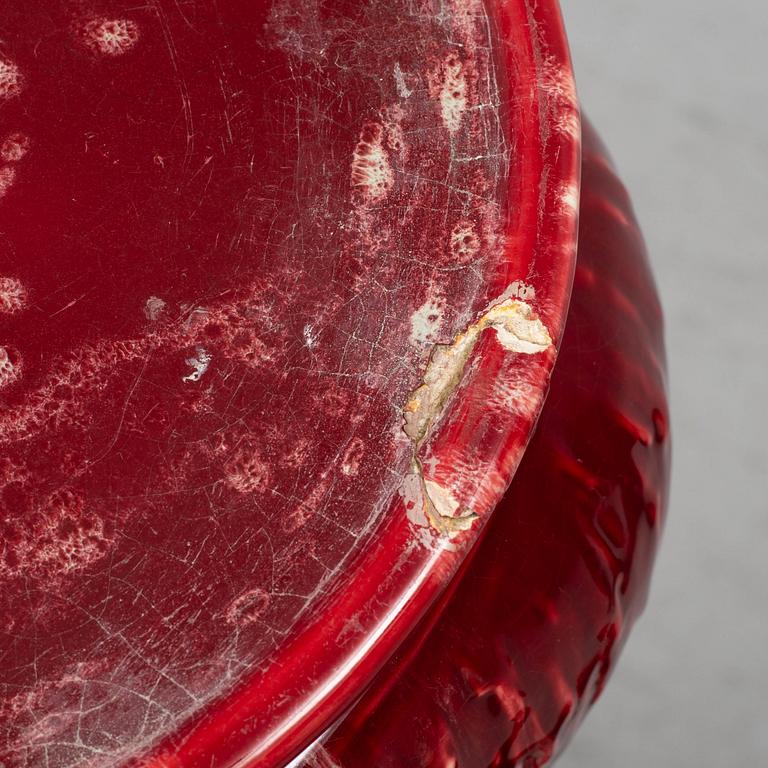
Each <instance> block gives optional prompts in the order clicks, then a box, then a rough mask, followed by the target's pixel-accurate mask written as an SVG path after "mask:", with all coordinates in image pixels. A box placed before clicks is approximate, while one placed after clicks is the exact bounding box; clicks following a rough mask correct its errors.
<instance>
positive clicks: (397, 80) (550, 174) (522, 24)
mask: <svg viewBox="0 0 768 768" xmlns="http://www.w3.org/2000/svg"><path fill="white" fill-rule="evenodd" d="M0 40H1V41H2V43H0V403H1V407H0V450H1V451H2V452H1V453H0V535H1V536H2V544H1V545H0V546H1V549H0V583H1V586H2V589H1V590H0V669H1V670H2V671H1V672H0V762H2V763H3V764H4V765H5V766H6V768H11V766H14V767H15V766H21V765H25V766H26V765H29V766H32V765H40V764H45V765H47V766H52V767H53V768H63V767H64V766H76V765H77V766H79V765H88V766H101V765H114V764H116V763H120V762H125V761H127V760H129V759H132V758H134V757H136V756H138V755H145V757H144V758H143V759H144V760H145V763H147V764H150V765H156V766H161V765H162V766H167V765H183V766H185V768H193V767H194V766H198V765H199V766H203V765H204V766H209V765H210V763H211V760H212V759H213V758H212V756H213V755H215V760H216V764H217V765H220V766H225V765H234V764H244V763H246V762H251V763H253V764H259V765H271V764H274V765H279V764H280V763H281V762H283V761H284V760H286V759H288V758H290V757H292V756H293V755H294V754H296V753H297V752H298V751H299V750H300V749H302V748H303V747H304V746H305V745H306V744H308V743H309V742H311V741H312V740H313V739H314V738H315V737H316V736H317V735H318V734H319V733H320V732H322V731H323V730H324V729H326V728H327V727H328V726H329V725H330V724H332V723H333V722H334V721H335V720H336V719H337V718H338V716H339V715H340V714H341V713H342V712H344V711H345V710H346V709H348V707H349V706H350V705H351V704H352V703H353V701H354V700H355V699H356V698H357V697H358V696H359V695H360V692H361V691H362V690H363V689H364V688H365V687H366V686H367V684H368V683H369V682H370V681H371V679H372V678H373V676H374V675H375V674H376V673H377V672H378V671H379V669H380V668H381V666H382V665H383V664H384V663H385V662H386V661H387V660H388V659H389V658H390V656H391V655H392V653H393V652H394V651H395V649H396V648H397V647H398V646H399V645H400V644H401V642H402V641H403V639H404V637H405V636H406V635H407V634H408V633H409V632H410V631H411V630H412V629H413V628H414V627H415V626H416V625H417V624H418V622H419V621H420V620H421V619H422V618H423V616H424V613H425V611H427V610H428V609H429V607H430V606H431V605H432V603H433V602H434V600H435V599H437V598H438V597H439V596H440V595H441V594H442V592H443V591H444V589H445V588H446V586H447V585H448V584H449V583H450V581H451V579H452V577H453V575H454V574H455V573H456V571H457V569H459V568H460V566H461V564H462V562H463V560H464V558H465V556H466V554H467V552H468V551H469V550H470V549H471V547H472V546H473V544H474V543H475V541H476V540H477V538H478V536H479V533H480V531H481V529H482V527H483V524H484V522H485V520H486V519H487V518H488V517H489V516H490V514H491V512H492V510H493V509H494V507H495V504H496V502H497V501H498V499H499V498H500V496H501V494H502V493H503V490H504V488H505V487H506V485H507V483H508V481H509V480H510V478H511V477H512V474H513V473H514V471H515V468H516V467H517V464H518V462H519V460H520V458H521V456H522V454H523V451H524V449H525V446H526V444H527V441H528V439H529V437H530V434H531V431H532V427H533V424H534V422H535V419H536V417H537V415H538V413H539V410H540V407H541V404H542V402H543V398H544V394H545V391H546V385H547V381H548V378H549V375H550V371H551V368H552V366H553V364H554V360H555V353H556V348H557V345H558V342H559V339H560V336H561V331H562V327H563V321H564V317H565V312H566V306H567V299H568V294H569V291H570V288H571V281H572V270H573V265H574V246H575V226H576V224H575V212H576V207H577V200H578V169H579V141H578V138H579V119H578V112H577V109H576V105H575V103H574V96H573V86H572V80H571V74H570V68H569V62H568V58H567V53H566V49H565V41H564V37H563V33H562V28H561V24H560V19H559V16H558V13H557V7H556V4H555V3H554V0H547V1H546V2H527V1H524V0H504V1H503V2H497V3H496V2H487V3H483V2H481V0H447V1H446V2H440V3H432V2H430V1H429V0H427V1H426V2H424V3H413V2H410V0H401V1H399V2H398V1H391V0H387V2H374V1H373V0H370V1H369V2H366V3H360V2H352V0H349V1H348V2H342V1H341V0H339V1H338V2H325V3H323V2H297V1H296V0H274V2H253V1H252V0H227V1H224V0H218V1H217V0H190V1H189V2H186V3H183V4H182V3H178V2H175V0H151V1H150V2H149V3H146V4H144V5H140V6H136V5H135V4H130V3H127V2H124V1H123V0H114V1H112V0H95V1H94V2H87V1H86V0H70V1H66V2H65V0H61V1H60V2H51V0H30V1H29V2H26V3H24V4H17V3H5V4H3V5H2V7H0ZM501 309H504V310H505V311H506V310H508V311H509V314H507V315H504V316H503V317H502V316H501V315H499V312H500V310H501ZM494 312H495V313H496V314H494ZM457 350H461V352H462V355H464V353H466V354H465V355H464V357H462V355H459V354H458V352H457ZM449 353H450V355H454V354H455V355H456V357H455V358H451V359H459V360H460V362H461V365H459V366H458V367H457V368H455V369H453V368H451V367H450V366H448V367H447V368H445V367H444V368H442V369H440V370H437V372H436V368H437V362H438V361H440V360H441V361H442V362H443V363H444V362H445V358H446V357H449ZM441 364H442V363H441ZM446 371H449V372H450V375H448V374H447V373H446ZM432 374H434V375H435V377H436V380H437V382H438V383H439V385H440V386H439V387H437V385H436V384H435V381H434V380H433V379H432V378H430V376H431V375H432ZM438 374H440V375H438ZM424 382H426V385H427V390H426V393H425V390H424V389H421V388H420V386H421V385H422V383H424ZM419 393H420V394H419ZM421 403H427V405H429V408H427V409H426V412H423V411H422V410H421V409H422V406H421ZM409 419H411V421H410V424H411V425H412V424H413V423H414V422H413V419H417V420H418V419H422V423H420V424H419V425H418V429H416V430H415V432H414V434H408V433H407V430H404V428H403V424H404V421H405V423H406V425H407V424H408V423H409ZM146 755H148V756H146Z"/></svg>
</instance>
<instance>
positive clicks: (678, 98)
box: [558, 0, 768, 768]
mask: <svg viewBox="0 0 768 768" xmlns="http://www.w3.org/2000/svg"><path fill="white" fill-rule="evenodd" d="M562 8H563V14H564V16H565V21H566V26H567V28H568V34H569V38H570V41H571V48H572V52H573V57H574V63H575V67H576V80H577V83H578V86H579V92H580V96H581V101H582V104H583V105H584V108H585V110H586V111H587V112H588V113H589V114H590V116H591V117H592V120H593V121H594V122H595V123H596V124H597V126H598V128H599V129H600V131H601V133H602V135H603V138H604V139H605V141H606V142H607V144H608V146H609V147H610V149H611V152H612V154H613V157H614V159H615V161H616V163H617V165H618V167H619V170H620V172H621V174H622V176H623V178H624V181H625V183H626V184H627V186H628V187H629V188H630V190H631V192H632V194H633V198H634V202H635V208H636V210H637V213H638V216H639V218H640V222H641V224H642V226H643V228H644V231H645V234H646V238H647V241H648V245H649V249H650V252H651V257H652V260H653V264H654V269H655V272H656V276H657V280H658V284H659V289H660V292H661V296H662V301H663V303H664V305H665V310H666V321H667V344H668V356H669V361H670V377H671V379H670V380H671V397H672V415H673V430H674V431H673V447H674V460H673V462H674V470H673V483H672V499H671V508H670V514H669V518H668V522H667V528H666V534H665V539H664V542H663V545H662V551H661V555H660V558H659V561H658V565H657V570H656V573H655V576H654V582H653V589H652V592H651V598H650V602H649V605H648V607H647V609H646V613H645V614H644V616H643V618H642V619H641V621H640V623H639V624H638V626H637V627H636V629H635V632H634V634H633V635H632V637H631V639H630V641H629V643H628V645H627V647H626V650H625V653H624V656H623V657H622V659H621V663H620V664H619V667H618V670H617V672H616V673H615V674H614V676H613V678H612V680H611V681H610V683H609V685H608V688H607V690H606V692H605V694H604V695H603V697H602V699H601V700H600V701H599V703H598V704H597V705H596V707H595V709H594V710H593V712H592V713H591V714H590V716H589V717H588V719H587V721H586V723H585V725H584V727H583V729H582V730H581V731H580V733H579V734H578V735H577V736H576V738H575V739H574V741H573V743H572V744H571V747H570V749H569V750H568V752H567V753H566V754H565V755H564V756H563V758H562V759H561V760H560V761H559V762H558V768H635V766H637V768H640V767H642V768H648V766H653V767H654V768H689V767H690V768H694V766H695V768H708V767H709V766H713V767H715V766H716V767H717V768H720V767H721V766H736V767H738V768H742V767H743V768H759V767H760V766H768V450H767V448H766V445H767V444H768V443H767V439H768V430H767V429H766V427H768V417H767V416H766V414H768V386H766V381H767V380H768V319H767V317H766V314H767V313H766V309H765V303H766V292H768V244H767V240H766V227H765V223H766V221H767V220H768V85H767V84H766V83H768V74H766V73H767V72H768V56H766V52H767V51H768V4H766V3H764V2H761V1H760V0H735V1H734V0H731V1H730V2H727V3H724V2H714V1H713V0H656V1H655V2H650V1H643V0H602V1H601V2H598V1H597V0H562Z"/></svg>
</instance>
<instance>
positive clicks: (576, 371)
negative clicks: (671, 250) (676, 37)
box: [305, 127, 669, 768]
mask: <svg viewBox="0 0 768 768" xmlns="http://www.w3.org/2000/svg"><path fill="white" fill-rule="evenodd" d="M667 423H668V414H667V403H666V397H665V364H664V347H663V342H662V319H661V312H660V308H659V304H658V299H657V296H656V292H655V288H654V283H653V279H652V277H651V274H650V271H649V267H648V261H647V258H646V254H645V249H644V246H643V241H642V237H641V235H640V232H639V230H638V228H637V222H636V221H635V218H634V215H633V212H632V208H631V205H630V202H629V199H628V197H627V194H626V192H625V190H624V189H623V187H622V186H621V184H620V182H619V180H618V179H617V178H616V176H615V174H614V172H613V170H612V168H611V166H610V164H609V161H608V160H607V155H606V153H605V150H604V148H603V147H602V146H601V145H600V143H599V140H598V139H597V138H596V136H595V134H594V131H593V130H592V129H591V128H588V127H585V136H584V152H583V176H582V196H581V208H580V230H579V257H578V263H577V268H576V278H575V285H574V293H573V298H572V301H571V307H570V311H569V315H568V323H567V326H566V333H565V337H564V339H563V346H562V350H561V352H560V356H559V358H558V363H557V367H556V369H555V373H554V375H553V377H552V382H551V390H550V394H549V396H548V399H547V402H546V405H545V407H544V411H543V413H542V416H541V419H540V421H539V425H538V427H537V430H536V433H535V435H534V437H533V440H532V441H531V443H530V445H529V447H528V450H527V451H526V454H525V458H524V459H523V462H522V464H521V465H520V468H519V470H518V472H517V474H516V476H515V479H514V481H513V483H512V486H511V487H510V489H509V491H508V492H507V494H506V495H505V497H504V499H503V501H502V502H501V504H500V505H499V507H498V509H497V511H496V512H495V513H494V516H493V518H492V521H491V523H490V524H489V526H488V527H487V529H486V532H485V534H484V539H483V541H482V542H481V544H480V545H479V547H478V549H477V551H476V553H475V554H474V556H473V558H472V560H471V562H470V563H469V564H468V565H467V567H465V569H464V571H463V572H462V573H461V574H460V575H459V576H458V577H457V579H456V581H455V583H454V584H453V592H452V594H451V595H450V596H448V597H447V598H446V599H445V600H444V601H443V605H442V606H441V608H440V610H436V611H434V612H433V614H432V616H431V620H430V621H428V622H425V624H424V625H423V626H422V627H420V629H419V630H418V631H417V634H416V637H415V638H413V639H411V641H410V642H409V643H408V645H407V646H406V648H405V649H404V650H403V651H402V652H401V653H400V654H398V655H397V656H396V657H395V658H393V660H392V661H391V662H390V664H389V665H388V666H387V668H385V669H384V670H383V672H382V675H381V676H380V678H379V680H378V681H377V684H376V685H375V686H374V687H373V688H372V689H371V690H370V691H369V692H368V694H367V695H366V696H365V697H364V698H363V700H362V701H361V702H359V703H358V704H357V705H356V707H355V708H354V709H353V710H352V712H351V713H350V714H349V715H348V716H347V718H346V719H345V721H344V722H342V723H341V725H340V726H339V727H338V728H337V729H336V730H335V732H334V733H333V735H331V736H330V737H329V738H328V739H327V740H326V742H325V747H322V746H320V745H318V746H317V748H316V749H315V750H314V752H313V753H312V754H311V755H310V756H308V757H307V758H306V761H305V764H306V765H308V766H337V767H339V768H341V767H343V768H358V766H359V767H360V768H362V767H363V766H371V765H375V766H379V767H380V768H387V767H388V766H391V767H392V768H395V766H397V767H398V768H399V767H400V766H411V765H414V766H415V765H418V766H424V767H425V768H426V767H427V766H429V767H430V768H438V767H439V768H485V767H486V766H525V767H526V768H533V767H534V766H541V765H544V764H546V763H548V762H549V761H550V759H551V758H552V757H553V756H554V755H555V754H556V753H557V752H558V751H559V750H560V749H561V748H562V746H563V745H564V744H565V742H566V741H567V739H568V737H569V736H570V734H571V733H572V731H573V729H574V728H575V727H576V725H577V724H578V723H579V721H580V720H581V718H582V716H583V715H584V713H585V711H586V709H587V708H588V706H589V705H590V704H591V703H592V702H593V701H594V700H595V698H596V697H597V696H598V695H599V694H600V692H601V691H602V689H603V686H604V685H605V682H606V678H607V676H608V674H609V672H610V670H611V668H612V666H613V664H614V663H615V661H616V658H617V655H618V653H619V651H620V649H621V646H622V644H623V642H624V640H625V639H626V636H627V632H628V631H629V629H630V627H631V625H632V623H633V622H634V620H635V619H636V617H637V615H638V613H639V612H640V610H641V609H642V607H643V605H644V603H645V598H646V592H647V589H648V581H649V577H650V571H651V566H652V564H653V558H654V554H655V550H656V545H657V542H658V537H659V533H660V527H661V518H662V515H663V511H664V508H665V503H666V497H667V480H668V474H669V437H668V428H667ZM394 681H397V682H394Z"/></svg>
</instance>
